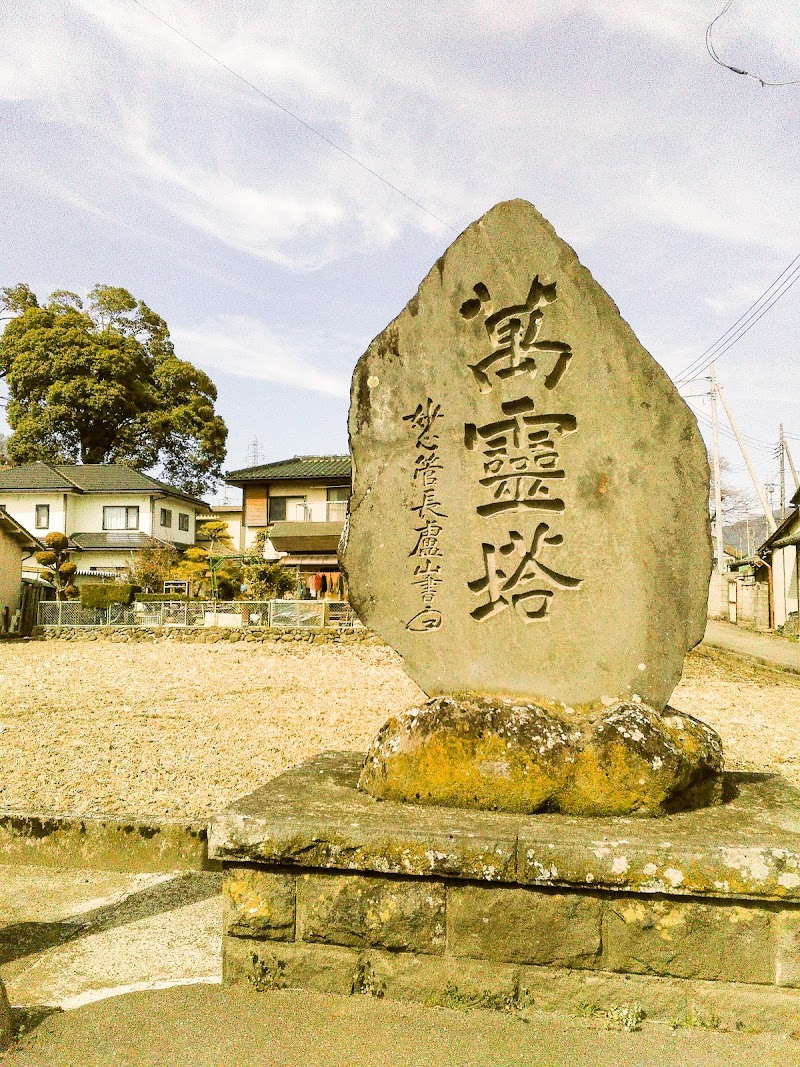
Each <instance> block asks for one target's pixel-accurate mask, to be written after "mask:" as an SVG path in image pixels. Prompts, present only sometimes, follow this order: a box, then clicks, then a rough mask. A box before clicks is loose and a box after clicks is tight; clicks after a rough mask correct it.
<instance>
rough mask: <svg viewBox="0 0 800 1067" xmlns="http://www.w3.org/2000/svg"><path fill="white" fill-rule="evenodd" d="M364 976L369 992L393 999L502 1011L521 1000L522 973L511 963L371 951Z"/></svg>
mask: <svg viewBox="0 0 800 1067" xmlns="http://www.w3.org/2000/svg"><path fill="white" fill-rule="evenodd" d="M363 974H364V979H365V985H364V986H363V987H362V988H363V991H364V992H372V993H374V994H375V995H376V996H386V997H389V998H391V999H393V1000H416V1001H422V1002H423V1003H425V1004H431V1005H434V1004H436V1005H442V1006H444V1007H451V1008H453V1007H458V1008H466V1007H483V1008H499V1009H506V1008H509V1007H513V1006H514V1005H515V1004H516V1003H517V1001H518V983H519V968H517V967H515V966H513V965H512V964H509V963H491V962H486V961H484V960H469V959H453V958H451V957H441V956H415V955H413V954H412V953H409V952H391V953H390V952H377V951H373V950H370V951H369V952H367V953H365V955H364V957H363Z"/></svg>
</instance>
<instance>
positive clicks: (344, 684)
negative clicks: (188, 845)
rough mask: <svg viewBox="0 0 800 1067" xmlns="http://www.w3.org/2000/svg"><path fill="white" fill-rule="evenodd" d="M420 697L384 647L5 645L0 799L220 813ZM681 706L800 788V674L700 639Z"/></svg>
mask: <svg viewBox="0 0 800 1067" xmlns="http://www.w3.org/2000/svg"><path fill="white" fill-rule="evenodd" d="M420 699H422V694H421V692H420V690H419V689H418V688H417V687H416V685H415V684H414V683H413V682H411V681H410V680H409V679H408V678H407V677H406V675H405V674H404V672H403V669H402V666H401V661H400V659H399V657H398V656H396V655H395V654H394V653H393V652H391V651H390V650H389V649H387V648H383V647H374V646H348V647H342V646H336V645H307V644H297V645H292V646H285V645H270V644H264V645H261V644H244V643H242V644H226V645H208V644H204V645H191V644H178V643H177V642H176V643H169V644H153V645H143V644H139V643H137V644H121V643H113V642H102V641H97V642H91V643H78V642H69V643H67V642H64V643H61V642H57V641H52V642H47V643H44V642H30V643H24V644H23V643H13V644H12V643H6V644H4V645H2V646H0V810H11V809H15V810H22V811H25V810H27V811H35V812H42V811H48V812H53V813H57V814H87V813H90V812H95V813H100V814H120V815H121V814H128V815H138V816H165V815H169V816H191V817H197V818H206V817H207V816H208V815H210V814H211V813H212V812H214V811H216V810H219V808H220V807H223V806H224V805H225V804H226V803H228V802H230V801H231V800H233V799H235V798H236V797H238V796H241V795H242V794H244V793H247V792H250V791H251V790H252V789H255V788H256V787H258V786H259V785H262V784H263V783H264V782H265V781H267V780H268V779H269V778H272V777H274V776H275V775H276V774H278V773H280V772H281V771H282V770H284V769H285V768H287V767H290V766H292V765H294V764H296V763H300V762H302V761H303V760H304V759H306V758H307V757H308V756H311V755H313V754H314V753H316V752H319V751H321V750H324V749H340V750H342V749H350V750H363V749H365V748H366V746H367V744H368V743H369V741H370V740H371V738H372V737H373V735H374V734H375V732H376V731H377V729H378V727H379V726H380V725H381V724H382V723H383V722H384V720H385V719H386V718H387V717H388V716H389V715H390V714H391V713H393V712H395V711H399V710H401V709H402V708H404V707H407V706H409V705H410V704H413V703H415V702H416V701H418V700H420ZM671 704H672V705H673V706H674V707H676V708H679V709H681V710H683V711H687V712H690V713H691V714H693V715H696V716H698V717H699V718H701V719H704V720H705V721H706V722H708V723H710V725H712V726H713V727H714V728H715V729H717V730H718V731H719V733H720V734H721V736H722V739H723V742H724V744H725V750H726V758H727V766H728V768H729V769H732V770H761V771H766V770H770V771H778V772H780V773H782V774H783V775H784V776H785V777H786V778H788V779H789V780H791V781H792V782H793V783H794V784H795V785H797V786H800V677H797V676H795V677H793V676H791V675H788V674H785V675H781V674H778V673H773V672H771V671H767V670H764V669H762V668H760V667H757V666H754V667H749V666H744V665H742V663H741V662H740V661H737V660H736V659H735V658H733V657H730V656H727V655H726V654H725V653H723V652H718V651H716V650H712V649H701V650H699V651H697V652H695V653H693V654H691V655H690V656H689V657H688V658H687V661H686V669H685V671H684V676H683V679H682V681H681V683H680V685H679V686H678V688H677V689H676V690H675V694H674V696H673V698H672V700H671Z"/></svg>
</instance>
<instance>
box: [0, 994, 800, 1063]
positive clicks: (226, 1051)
mask: <svg viewBox="0 0 800 1067" xmlns="http://www.w3.org/2000/svg"><path fill="white" fill-rule="evenodd" d="M4 1062H7V1063H8V1065H9V1067H110V1065H114V1064H118V1065H123V1064H124V1065H125V1067H309V1065H311V1064H313V1065H314V1067H379V1065H380V1067H383V1065H385V1064H391V1065H392V1067H516V1065H520V1067H521V1065H525V1067H575V1065H576V1064H581V1065H582V1067H600V1065H602V1067H608V1065H609V1064H614V1065H615V1067H688V1065H690V1064H691V1067H718V1065H720V1064H725V1067H798V1065H800V1040H798V1039H796V1038H792V1037H781V1036H777V1035H774V1034H769V1035H768V1034H734V1033H720V1032H718V1031H713V1030H697V1029H694V1030H671V1029H669V1028H668V1027H666V1026H656V1025H655V1024H647V1023H645V1024H644V1026H643V1029H642V1030H641V1031H639V1032H635V1033H621V1032H615V1031H610V1030H607V1029H604V1028H602V1027H601V1026H599V1025H598V1024H597V1023H596V1022H593V1021H591V1020H583V1019H569V1018H565V1017H562V1016H556V1015H544V1014H534V1013H531V1014H529V1015H528V1016H527V1017H526V1018H519V1017H516V1016H508V1015H503V1014H501V1013H498V1012H489V1011H469V1012H457V1011H452V1010H450V1009H446V1008H425V1007H422V1006H420V1005H414V1004H403V1003H398V1002H390V1001H385V1000H375V999H373V998H371V997H365V996H361V997H359V996H355V997H335V996H330V995H324V994H311V993H301V992H293V991H288V990H287V991H282V992H275V993H257V992H255V991H252V990H249V989H247V988H233V989H230V988H223V987H220V986H183V987H179V988H173V989H168V990H162V991H161V992H155V993H154V992H150V993H135V994H129V995H127V996H122V997H113V998H111V999H108V1000H104V1001H101V1002H99V1003H95V1004H89V1005H86V1006H85V1007H82V1008H79V1009H77V1010H76V1011H71V1012H65V1013H61V1014H57V1015H51V1016H50V1017H48V1018H47V1019H45V1020H44V1021H43V1022H42V1023H41V1024H40V1025H39V1026H38V1027H37V1028H36V1029H35V1030H34V1031H32V1032H31V1033H30V1034H29V1035H28V1036H27V1037H26V1038H24V1039H23V1040H22V1042H21V1044H20V1045H19V1046H18V1047H17V1048H16V1049H15V1050H14V1051H13V1052H12V1053H10V1054H9V1056H8V1059H7V1061H4Z"/></svg>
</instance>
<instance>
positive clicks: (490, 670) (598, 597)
mask: <svg viewBox="0 0 800 1067" xmlns="http://www.w3.org/2000/svg"><path fill="white" fill-rule="evenodd" d="M349 428H350V441H351V449H352V454H353V465H354V487H353V498H352V502H351V514H350V522H349V529H348V530H347V531H346V533H345V538H344V545H343V563H344V566H345V568H346V570H347V572H348V575H349V585H350V599H351V602H352V603H353V605H354V607H355V608H356V610H357V611H358V613H359V615H360V616H361V618H362V620H363V621H364V622H365V623H366V624H367V626H369V627H370V628H371V629H373V630H375V631H377V632H378V633H379V634H380V635H381V636H382V637H383V638H384V639H385V640H387V641H388V642H389V644H391V645H392V646H393V647H394V648H395V649H397V650H398V651H399V652H400V653H401V655H402V656H403V658H404V660H405V664H406V668H407V670H408V672H409V674H410V675H411V676H412V677H413V678H414V679H415V680H416V681H417V682H418V683H419V684H420V685H421V686H422V688H423V689H424V690H425V691H426V692H427V693H428V694H429V695H430V696H437V695H458V694H464V693H469V694H481V695H488V696H492V697H505V696H508V697H512V698H519V699H523V700H534V701H537V700H539V701H541V700H544V701H545V702H547V701H552V702H561V703H562V704H564V705H566V706H569V707H573V708H575V709H577V710H581V709H583V708H589V709H595V708H599V707H602V706H603V705H604V703H609V702H613V701H616V700H630V699H633V698H634V696H638V697H640V698H641V699H642V700H643V701H644V702H645V703H648V704H650V705H652V706H653V707H654V708H656V710H659V711H660V710H661V709H662V708H663V707H664V705H665V704H666V702H667V700H668V699H669V696H670V694H671V692H672V689H673V687H674V685H675V683H676V682H677V680H678V678H679V677H680V673H681V668H682V664H683V657H684V654H685V652H686V651H687V649H689V648H691V647H692V646H693V645H695V644H696V643H697V642H698V641H700V639H701V638H702V635H703V631H704V628H705V613H706V596H707V590H708V580H709V573H710V566H711V552H710V541H709V533H708V496H707V489H708V465H707V462H706V454H705V447H704V445H703V442H702V440H701V437H700V434H699V432H698V429H697V424H696V422H695V419H694V416H693V415H692V413H691V412H690V410H689V408H688V407H687V405H686V404H685V403H684V401H683V400H682V399H681V398H680V396H679V395H678V393H677V391H676V390H675V388H674V386H673V385H672V383H671V382H670V381H669V379H668V377H667V375H666V374H665V373H664V372H663V371H662V370H661V368H660V367H659V366H658V365H657V364H656V363H655V361H654V360H653V359H652V358H651V357H650V356H649V355H648V354H647V352H645V351H644V349H643V348H642V347H641V345H640V344H639V343H638V341H637V340H636V338H635V337H634V335H633V333H632V332H631V330H630V328H629V327H628V325H627V324H626V323H625V322H624V321H623V320H622V318H621V317H620V316H619V313H618V310H617V308H616V306H615V305H614V303H613V302H612V300H611V299H610V298H609V297H608V295H607V294H606V293H605V292H604V291H603V290H602V289H601V288H600V286H599V285H598V284H597V283H596V282H595V281H594V279H593V278H592V277H591V275H590V274H589V272H588V271H587V270H586V269H585V268H584V267H582V266H581V265H580V263H579V262H578V260H577V257H576V256H575V254H574V252H573V251H572V249H570V248H569V247H568V246H567V245H565V244H564V242H563V241H561V240H560V239H559V238H558V236H557V235H556V234H555V232H554V231H553V229H552V227H551V226H550V225H549V224H548V223H547V222H546V221H545V220H544V219H543V218H542V217H541V216H540V215H539V214H538V213H537V212H536V210H535V209H534V208H533V207H532V206H531V205H530V204H528V203H526V202H524V201H521V200H515V201H510V202H508V203H503V204H498V205H497V206H496V207H495V208H493V209H492V210H491V211H490V212H488V213H487V214H486V215H484V216H483V218H481V219H479V220H478V221H477V222H475V223H473V225H471V226H470V227H469V228H468V229H467V230H466V231H465V232H464V233H463V234H462V235H461V236H460V237H459V238H458V239H457V240H456V242H455V243H454V244H453V245H452V246H451V247H450V248H449V249H448V251H447V252H446V253H445V254H444V256H443V257H442V258H441V259H440V260H439V261H438V262H437V263H436V265H435V266H434V267H433V269H432V270H431V271H430V273H429V274H428V275H427V277H426V278H425V279H424V280H423V282H422V284H421V285H420V287H419V291H418V292H417V294H416V296H415V297H414V298H413V299H412V300H411V301H410V302H409V304H408V305H407V307H406V308H405V310H404V311H403V312H402V313H401V314H400V315H399V316H398V317H397V318H396V319H395V320H394V321H393V322H392V323H391V324H390V325H389V326H388V327H387V328H386V329H385V330H384V332H383V333H382V334H381V335H380V336H379V337H378V338H376V340H375V341H373V342H372V344H371V345H370V347H369V349H368V350H367V352H366V353H365V355H364V356H363V357H362V358H361V360H360V362H359V364H358V366H357V368H356V371H355V374H354V377H353V387H352V400H351V409H350V423H349Z"/></svg>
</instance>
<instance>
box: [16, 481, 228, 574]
mask: <svg viewBox="0 0 800 1067" xmlns="http://www.w3.org/2000/svg"><path fill="white" fill-rule="evenodd" d="M0 504H2V505H3V506H4V507H5V509H6V511H7V512H8V514H9V515H11V516H12V517H13V518H14V519H16V521H17V522H18V523H20V524H21V525H22V526H23V527H25V529H27V530H30V531H31V533H33V534H34V535H35V536H36V537H37V538H38V539H39V540H40V541H42V540H43V539H44V538H45V537H46V536H47V534H49V533H53V532H55V531H57V532H59V533H63V534H65V535H66V536H67V537H68V538H69V542H70V550H71V559H72V561H73V562H74V563H76V564H77V566H78V573H77V578H78V580H80V579H81V578H84V579H86V578H87V577H117V576H122V575H124V574H125V571H126V567H127V564H128V563H129V562H131V560H132V559H133V558H134V557H135V555H136V553H137V552H140V551H142V549H146V548H154V547H158V546H163V545H165V544H174V545H175V546H176V547H177V548H187V547H188V546H189V545H193V544H194V543H195V522H196V519H197V515H198V514H199V513H201V512H205V511H207V510H208V509H207V506H206V504H205V503H204V502H203V501H202V500H199V499H197V498H196V497H193V496H191V495H190V494H188V493H184V492H183V491H182V490H180V489H176V488H175V487H174V486H171V485H167V484H166V483H165V482H161V481H158V479H156V478H151V477H150V476H149V475H147V474H142V473H140V472H139V471H137V470H134V469H133V468H132V467H126V466H124V465H123V464H119V463H86V464H61V463H25V464H23V465H22V466H19V467H9V468H8V469H6V470H0ZM40 569H41V568H39V566H38V564H33V565H31V566H30V567H29V566H28V565H27V564H26V573H30V574H33V575H35V574H36V573H38V570H40Z"/></svg>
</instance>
